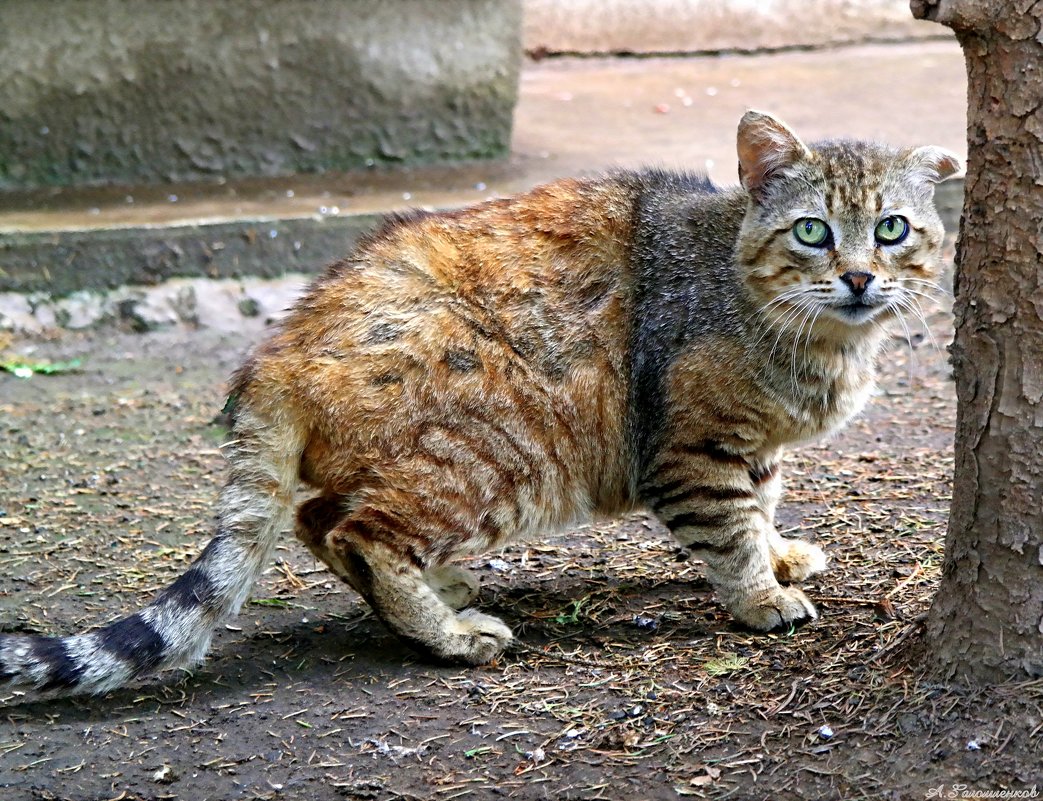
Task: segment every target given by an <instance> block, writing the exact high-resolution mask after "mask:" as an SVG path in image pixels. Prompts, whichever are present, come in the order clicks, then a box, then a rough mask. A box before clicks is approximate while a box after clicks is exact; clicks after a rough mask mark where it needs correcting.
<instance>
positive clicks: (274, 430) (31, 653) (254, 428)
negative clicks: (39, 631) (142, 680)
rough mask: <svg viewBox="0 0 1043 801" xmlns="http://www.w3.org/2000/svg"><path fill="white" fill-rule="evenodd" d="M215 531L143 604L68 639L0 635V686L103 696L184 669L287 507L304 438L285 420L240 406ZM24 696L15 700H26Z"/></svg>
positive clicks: (246, 580) (242, 591) (256, 565)
mask: <svg viewBox="0 0 1043 801" xmlns="http://www.w3.org/2000/svg"><path fill="white" fill-rule="evenodd" d="M233 436H234V437H235V439H234V440H233V441H232V442H230V443H228V444H227V445H226V446H225V448H226V455H227V456H228V459H229V462H230V466H231V475H230V477H229V479H228V483H227V484H226V485H225V487H224V489H223V490H222V492H221V497H220V501H219V508H218V526H217V533H216V535H215V536H214V538H213V540H211V541H210V544H209V545H207V547H206V549H205V550H204V551H203V552H202V554H200V555H199V557H198V558H197V559H196V560H195V562H193V563H192V565H191V567H189V569H188V570H187V571H186V572H185V573H184V574H183V575H182V576H181V577H180V578H179V579H178V580H177V581H175V582H174V583H173V584H172V585H170V586H169V587H167V588H166V589H165V590H164V591H163V592H162V593H160V595H159V596H158V597H157V598H156V599H155V600H154V601H153V602H152V603H151V604H149V605H148V606H146V607H145V608H144V609H142V610H141V611H139V612H135V613H134V614H132V615H129V616H127V617H124V618H121V619H120V620H117V621H115V622H114V623H110V624H109V625H107V626H105V627H103V628H101V629H97V630H95V631H91V632H88V633H86V634H78V635H75V636H70V637H40V636H23V635H0V687H2V686H4V685H6V686H7V688H9V689H24V690H25V691H26V692H27V695H28V696H29V698H31V697H34V696H47V697H53V696H60V695H76V694H83V693H103V692H106V691H108V690H113V689H115V688H117V687H121V686H123V685H124V684H127V683H128V682H130V681H131V680H132V679H135V678H137V677H139V676H144V675H146V674H150V673H155V672H156V671H160V670H167V669H169V668H179V667H189V666H191V665H194V664H196V663H198V662H199V661H200V660H202V659H203V657H204V656H205V655H206V652H207V649H208V648H209V647H210V640H211V637H212V636H213V633H214V630H215V629H216V628H217V626H218V624H220V623H221V621H223V620H225V619H227V618H228V617H230V616H232V615H235V614H236V613H237V612H238V611H239V608H240V607H241V606H242V605H243V603H244V602H245V601H246V599H247V598H248V597H249V594H250V590H251V588H252V587H253V584H254V582H255V581H256V580H257V577H258V576H259V575H260V574H261V571H262V570H264V568H265V566H266V565H267V564H268V560H269V557H270V555H271V552H272V549H273V548H274V546H275V543H276V540H277V538H278V536H279V535H280V534H281V532H282V531H283V529H284V528H285V527H286V526H287V525H288V523H289V521H290V516H291V514H292V509H293V495H294V491H295V489H296V486H297V477H298V470H299V464H300V455H301V451H302V449H303V440H302V438H301V437H300V435H299V432H294V431H292V430H290V429H289V427H288V426H286V425H274V426H269V425H266V424H265V423H263V422H262V421H261V420H259V419H258V418H257V417H256V416H255V415H253V414H252V413H250V412H249V411H248V410H243V411H242V412H239V413H238V414H237V416H236V421H235V425H234V428H233ZM29 698H25V697H23V698H22V699H21V700H29Z"/></svg>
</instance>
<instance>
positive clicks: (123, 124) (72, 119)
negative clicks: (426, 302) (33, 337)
mask: <svg viewBox="0 0 1043 801" xmlns="http://www.w3.org/2000/svg"><path fill="white" fill-rule="evenodd" d="M520 25H521V12H520V6H519V3H518V0H439V1H438V2H437V3H434V2H432V3H421V2H415V0H235V2H222V3H215V2H210V1H209V0H179V1H178V2H176V3H173V2H171V3H155V2H151V1H150V0H92V2H90V3H85V2H82V0H6V2H3V3H0V189H12V188H31V187H40V186H83V185H96V184H109V183H172V182H182V181H192V180H213V179H214V178H217V177H226V178H235V177H241V176H272V175H290V174H294V173H300V172H322V171H329V170H336V171H342V170H348V169H353V168H360V167H365V166H367V165H373V164H418V163H433V162H442V161H459V160H466V159H481V158H490V157H499V156H502V155H504V154H506V152H507V149H508V145H509V141H510V131H511V119H512V112H513V107H514V104H515V101H516V99H517V81H518V69H519V65H520V60H521V39H520Z"/></svg>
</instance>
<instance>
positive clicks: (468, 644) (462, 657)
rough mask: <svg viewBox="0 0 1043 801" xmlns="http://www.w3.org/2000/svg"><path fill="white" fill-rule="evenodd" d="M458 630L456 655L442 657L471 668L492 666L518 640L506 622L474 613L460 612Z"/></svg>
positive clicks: (456, 634)
mask: <svg viewBox="0 0 1043 801" xmlns="http://www.w3.org/2000/svg"><path fill="white" fill-rule="evenodd" d="M454 628H455V629H456V630H455V631H454V636H453V638H452V645H451V648H452V652H451V653H444V654H442V656H443V657H444V658H447V659H450V660H451V661H453V662H463V663H464V664H467V665H484V664H486V663H488V662H492V661H493V660H494V659H495V658H496V657H497V656H499V655H500V654H501V653H502V652H503V650H504V649H505V648H506V647H507V646H508V645H510V644H511V640H513V639H514V634H513V633H512V632H511V630H510V628H508V627H507V625H506V624H505V623H504V622H503V621H502V620H500V619H499V618H496V617H493V616H492V615H485V614H482V613H481V612H478V611H477V610H474V609H465V610H464V611H463V612H460V613H459V614H458V615H457V616H456V625H455V627H454Z"/></svg>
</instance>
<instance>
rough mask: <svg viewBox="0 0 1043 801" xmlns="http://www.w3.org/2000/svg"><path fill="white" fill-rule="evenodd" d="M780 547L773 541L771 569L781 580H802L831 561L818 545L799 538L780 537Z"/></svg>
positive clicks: (819, 570)
mask: <svg viewBox="0 0 1043 801" xmlns="http://www.w3.org/2000/svg"><path fill="white" fill-rule="evenodd" d="M779 540H780V547H779V548H778V550H776V547H775V546H776V543H772V549H771V569H772V571H773V572H774V573H775V578H776V579H778V580H779V581H781V582H786V583H789V582H800V581H803V580H804V579H806V578H807V577H808V576H811V575H814V574H815V573H821V572H822V571H823V570H825V569H826V563H827V562H828V561H829V560H828V559H827V558H826V554H825V553H824V552H823V550H822V549H821V548H819V547H818V546H817V545H814V544H812V543H810V542H806V541H804V540H797V539H792V540H791V539H783V538H782V537H780V538H779Z"/></svg>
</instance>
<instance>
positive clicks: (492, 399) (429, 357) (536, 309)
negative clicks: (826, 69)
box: [0, 112, 956, 693]
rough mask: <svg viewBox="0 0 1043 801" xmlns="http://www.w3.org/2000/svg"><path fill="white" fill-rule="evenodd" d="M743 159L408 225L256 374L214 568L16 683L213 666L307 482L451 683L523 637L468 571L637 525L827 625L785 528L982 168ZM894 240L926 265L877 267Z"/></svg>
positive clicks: (85, 688) (934, 160) (242, 380)
mask: <svg viewBox="0 0 1043 801" xmlns="http://www.w3.org/2000/svg"><path fill="white" fill-rule="evenodd" d="M738 149H739V156H740V175H741V178H742V180H743V184H744V187H743V188H736V189H731V190H718V189H717V188H716V187H714V186H712V185H711V184H710V183H709V182H708V181H707V180H706V179H704V178H699V177H693V176H689V175H685V174H673V173H665V172H659V171H649V172H642V173H621V174H616V175H611V176H607V177H602V178H596V179H591V180H584V181H580V180H564V181H559V182H557V183H553V184H550V185H548V186H544V187H540V188H537V189H535V190H533V191H532V192H529V193H527V194H525V195H521V196H519V197H516V198H511V199H503V200H496V201H492V202H488V203H485V204H482V205H479V206H476V207H473V208H471V209H465V210H462V211H457V212H451V213H445V214H427V213H417V214H413V215H407V216H404V217H398V218H393V219H390V220H389V221H388V222H386V223H385V224H384V226H383V227H381V228H380V229H379V230H378V231H376V232H375V233H374V234H372V235H371V236H370V237H368V238H367V239H366V240H365V241H363V242H362V243H360V245H359V247H358V248H357V250H356V251H355V253H354V254H353V255H352V256H351V257H349V258H348V259H346V260H344V261H342V262H339V263H337V264H335V265H333V266H332V267H330V268H329V270H328V271H327V273H326V274H325V275H324V276H322V277H321V278H319V279H318V280H317V281H316V282H315V283H314V284H313V286H312V287H311V289H310V290H309V291H308V292H307V293H306V295H305V296H304V297H303V298H302V299H301V300H300V301H299V302H298V303H297V305H296V307H295V308H294V309H293V311H292V312H291V314H290V315H289V316H288V318H287V319H286V320H285V321H284V323H283V324H282V325H281V327H280V328H279V330H278V331H277V332H276V333H275V334H274V335H273V336H272V337H271V338H270V339H269V340H268V341H267V342H266V343H264V344H263V345H261V346H260V347H259V348H258V349H257V350H256V351H255V352H254V354H253V355H252V356H251V357H250V359H249V360H248V361H247V363H246V364H245V365H244V366H243V367H242V368H241V369H240V371H239V372H238V373H237V375H236V377H235V379H234V381H233V392H232V398H233V400H234V415H233V416H234V425H233V441H232V442H231V443H230V444H229V446H228V448H227V453H228V457H229V462H230V470H231V474H230V477H229V479H228V482H227V484H226V486H225V488H224V490H223V492H222V494H221V498H220V501H219V507H218V509H219V514H218V518H219V524H218V529H217V534H216V536H215V537H214V539H213V541H212V542H211V543H210V545H209V546H207V548H206V550H204V551H203V553H202V554H201V555H200V557H199V558H198V559H197V560H196V562H195V563H194V564H193V565H192V567H191V568H190V569H189V570H188V571H187V572H186V573H185V574H184V575H183V576H182V577H181V578H179V579H178V580H177V581H176V582H175V583H174V584H173V585H171V586H170V587H169V588H168V589H167V590H165V591H164V592H163V593H162V594H161V595H160V596H159V597H158V598H157V599H156V600H155V601H154V602H153V603H151V604H150V605H149V606H147V607H145V609H143V610H142V611H140V612H137V613H135V614H133V615H130V616H129V617H126V618H124V619H122V620H119V621H116V622H115V623H112V624H110V625H108V626H106V627H104V628H101V629H99V630H97V631H94V632H90V633H87V634H82V635H77V636H74V637H65V638H48V637H23V636H4V637H0V679H5V680H6V681H7V683H8V684H9V685H11V686H13V687H16V688H22V689H25V690H29V691H35V692H38V693H74V692H103V691H105V690H108V689H111V688H114V687H118V686H120V685H122V684H125V683H126V682H128V681H130V680H132V679H133V678H135V677H137V676H141V675H144V674H148V673H152V672H154V671H157V670H162V669H166V668H171V667H178V666H187V665H191V664H193V663H195V662H197V661H198V660H200V659H201V658H202V657H203V655H204V654H205V652H206V650H207V647H208V645H209V642H210V637H211V633H212V631H213V630H214V628H215V627H216V626H217V625H218V623H219V622H220V621H221V620H222V619H224V618H226V617H227V616H229V615H232V614H235V613H236V612H237V611H238V609H239V607H240V606H241V605H242V604H243V602H244V600H245V599H246V598H247V596H248V594H249V592H250V589H251V586H252V585H253V583H254V581H255V580H256V578H257V576H258V575H259V573H260V572H261V571H262V570H263V569H264V566H265V565H266V563H267V561H268V557H269V555H270V552H271V549H272V546H273V544H274V542H275V539H276V537H277V536H278V535H279V534H280V532H281V531H282V529H283V528H284V526H285V525H286V524H287V523H288V522H289V519H290V514H291V510H292V499H293V493H294V491H295V489H296V488H297V485H298V483H299V482H300V481H303V482H304V483H305V484H306V485H308V486H309V487H311V488H313V489H314V490H315V491H316V495H315V497H314V498H313V499H311V500H309V501H307V502H306V503H304V504H303V505H302V506H301V508H300V509H299V510H298V512H297V519H296V534H297V536H298V538H299V539H300V540H301V541H302V542H303V543H304V544H305V545H306V546H307V547H308V548H309V549H310V550H311V552H312V553H313V554H315V556H316V557H317V558H319V559H321V560H323V561H324V562H325V563H326V564H327V565H328V566H329V567H330V569H331V570H332V571H333V572H334V573H335V574H337V575H338V576H340V577H341V578H343V579H344V580H345V581H346V582H348V583H349V584H350V585H351V586H352V587H354V588H355V589H356V590H357V591H358V592H359V593H360V594H361V595H362V596H363V597H364V598H365V599H366V600H367V601H368V602H369V603H370V604H371V605H372V606H373V608H374V610H375V611H376V613H377V614H378V615H379V616H380V618H381V619H382V620H383V621H384V622H385V623H386V624H387V625H388V626H389V628H391V630H393V631H394V632H395V633H396V634H398V635H399V636H400V637H401V638H402V639H404V640H405V641H406V642H408V643H411V644H412V645H414V646H415V647H416V648H417V649H418V650H420V651H422V652H424V653H426V654H428V655H430V656H431V657H432V658H435V659H439V660H445V661H451V662H462V663H467V664H479V663H482V662H486V661H488V660H490V659H492V658H494V657H495V656H496V654H497V653H499V652H500V651H501V650H502V649H503V648H504V647H505V645H506V644H507V643H508V642H509V641H510V639H511V636H512V635H511V631H510V629H509V628H508V627H507V626H506V625H504V624H503V623H502V622H501V621H499V620H497V619H496V618H493V617H490V616H488V615H484V614H482V613H480V612H477V611H475V610H473V609H466V608H464V607H466V605H467V604H468V603H470V602H471V601H472V600H473V599H474V597H475V595H476V593H477V583H476V581H475V580H474V578H473V577H471V576H469V575H468V574H467V573H466V571H463V570H462V569H460V568H457V567H454V566H452V565H451V564H449V562H450V561H451V560H452V559H454V558H455V557H457V556H460V555H463V554H467V553H474V552H479V551H483V550H487V549H490V548H496V547H499V546H502V545H503V544H505V543H507V542H509V541H511V540H513V539H515V538H518V537H524V536H534V535H536V536H538V535H541V534H546V533H547V532H549V531H552V530H555V529H561V528H563V527H567V526H570V525H573V524H574V523H577V522H580V521H584V520H588V519H590V518H591V517H592V516H595V515H616V514H619V513H621V512H623V511H625V510H628V509H632V508H634V507H636V506H647V507H648V508H650V509H651V510H652V511H653V512H654V513H655V514H656V515H658V516H659V518H660V519H661V520H662V521H663V522H664V523H665V524H666V525H667V526H668V527H669V528H670V529H671V530H672V531H673V533H674V535H675V536H676V537H677V539H678V540H679V541H680V542H681V544H682V545H684V546H686V547H688V548H689V549H691V550H692V551H693V552H694V553H695V554H696V555H698V556H699V557H700V558H702V559H703V560H704V561H705V562H706V566H707V575H708V577H709V578H710V580H711V581H712V583H713V584H714V586H715V588H716V590H717V593H718V595H719V597H720V600H721V602H722V603H723V604H724V606H725V607H726V608H728V609H729V610H730V611H731V612H732V614H733V615H735V617H736V618H737V619H738V620H739V621H741V622H743V623H745V624H747V625H749V626H751V627H753V628H755V629H760V630H767V629H771V628H773V627H777V626H785V625H789V624H792V623H797V622H800V621H802V620H805V619H808V618H811V617H814V616H815V610H814V607H813V606H812V604H811V603H810V601H809V600H808V599H807V598H806V597H805V596H804V594H803V593H802V592H801V591H800V590H799V589H797V588H795V587H791V586H784V584H785V583H788V582H799V581H802V580H803V579H804V578H806V577H807V576H808V575H810V574H811V573H814V572H817V571H819V570H821V569H823V568H824V566H825V556H824V554H823V553H822V551H821V550H820V549H818V548H817V547H816V546H814V545H812V544H810V543H806V542H803V541H800V540H793V539H787V538H783V537H781V536H780V535H779V534H778V532H777V531H776V530H775V528H774V524H773V519H774V513H775V507H776V504H777V503H778V499H779V495H780V493H781V478H780V475H779V463H780V460H781V458H782V455H783V453H784V452H785V449H786V448H787V447H790V446H792V445H793V444H796V443H799V442H802V441H806V440H809V439H811V438H814V437H818V436H821V435H822V434H825V433H828V432H830V431H833V430H835V429H837V428H838V427H840V426H842V425H843V423H844V422H845V421H846V420H847V419H848V418H849V417H850V416H851V415H852V414H854V413H856V412H857V411H858V409H859V408H860V407H861V406H862V404H863V403H864V402H865V400H866V398H867V396H868V394H869V392H870V390H871V387H872V384H873V379H874V374H875V361H876V358H877V355H878V353H879V351H880V347H881V344H882V342H883V337H884V334H885V333H886V330H887V327H888V326H889V325H891V324H892V323H894V322H896V321H898V320H899V319H900V314H901V313H902V312H903V311H908V310H909V309H910V308H911V307H912V306H913V303H914V301H915V300H916V298H918V297H919V296H920V294H921V293H922V291H923V288H924V287H926V286H928V283H927V282H929V281H930V280H932V277H933V276H934V275H935V274H936V271H937V256H938V249H939V245H940V242H941V233H942V232H941V226H940V223H939V221H938V217H937V215H936V214H935V212H934V210H933V207H932V204H931V197H932V186H933V183H934V182H936V181H938V180H942V179H944V178H945V177H947V175H948V174H951V172H952V171H953V170H954V169H955V166H956V163H955V160H954V159H952V157H951V156H949V155H948V154H945V153H944V152H943V151H939V150H937V149H934V148H920V149H917V150H904V151H903V150H895V149H892V148H887V147H884V146H881V145H873V144H864V143H850V142H840V143H826V144H824V145H820V146H815V147H811V148H809V147H807V146H805V145H804V144H803V143H802V142H800V140H799V139H797V138H796V136H795V135H794V134H793V133H792V132H791V131H790V130H789V129H788V128H786V127H785V126H784V125H783V124H782V123H780V122H778V121H777V120H774V119H773V118H771V117H768V116H767V115H762V114H757V113H755V112H750V113H749V114H747V115H746V116H745V117H744V118H743V120H742V122H741V123H740V128H739V137H738ZM894 214H900V215H902V216H903V217H904V218H908V220H909V223H910V226H911V233H910V235H909V237H908V239H907V240H905V241H904V242H903V243H901V244H896V245H894V246H887V247H884V246H881V245H879V243H876V244H874V240H873V231H874V227H875V226H877V225H878V223H879V220H880V219H881V217H882V216H886V215H894ZM807 217H814V218H816V219H822V220H825V221H827V222H828V224H829V226H830V237H831V238H830V239H829V241H828V242H827V243H825V245H824V246H823V247H821V248H817V249H816V248H809V247H808V246H806V245H802V244H800V243H799V242H798V241H796V240H795V239H794V234H793V231H792V229H793V226H794V221H795V220H799V219H803V218H807ZM850 275H857V276H860V278H859V279H858V280H859V282H860V283H859V285H860V286H861V287H862V290H864V292H863V295H859V296H858V297H855V296H853V295H852V292H854V289H853V286H854V284H852V283H850V282H851V279H850ZM867 276H870V277H869V278H867ZM849 286H850V287H852V288H849ZM858 298H863V300H859V299H858ZM780 582H781V583H780Z"/></svg>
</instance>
